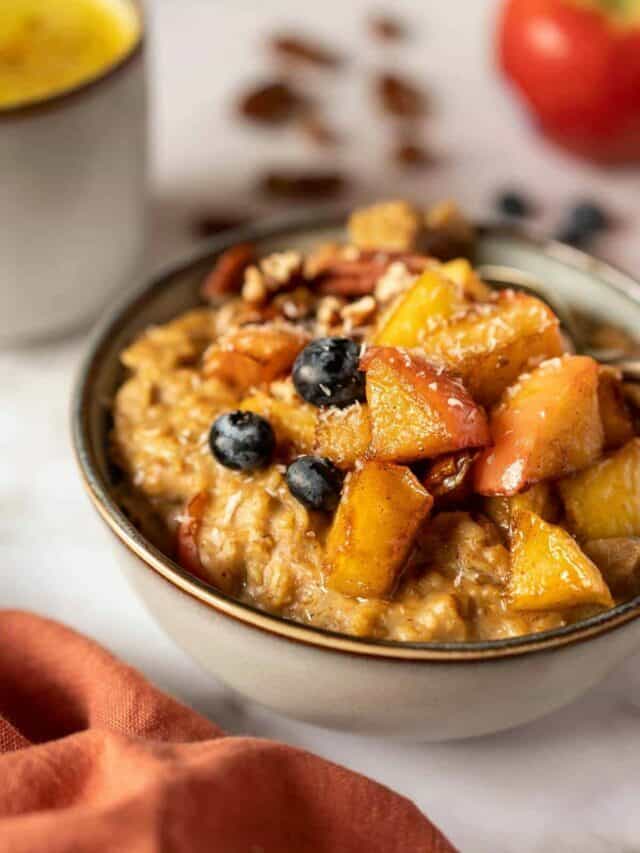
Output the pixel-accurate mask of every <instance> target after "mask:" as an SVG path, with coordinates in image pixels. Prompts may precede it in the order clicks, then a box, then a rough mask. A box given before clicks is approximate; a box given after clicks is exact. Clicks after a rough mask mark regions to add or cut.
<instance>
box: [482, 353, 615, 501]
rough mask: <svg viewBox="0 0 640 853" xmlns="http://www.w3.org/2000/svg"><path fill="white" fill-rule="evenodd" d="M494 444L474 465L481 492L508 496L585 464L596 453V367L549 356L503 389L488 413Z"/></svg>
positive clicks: (572, 358) (598, 445)
mask: <svg viewBox="0 0 640 853" xmlns="http://www.w3.org/2000/svg"><path fill="white" fill-rule="evenodd" d="M490 425H491V435H492V437H493V442H494V447H491V448H489V449H487V450H485V451H484V452H483V453H482V455H481V456H480V458H479V459H478V461H477V463H476V466H475V488H476V491H477V492H479V493H480V494H482V495H514V494H516V493H517V492H521V491H522V490H523V489H525V488H526V487H527V486H530V485H532V484H533V483H537V482H538V481H540V480H546V479H549V478H557V477H562V476H563V475H565V474H569V473H571V472H573V471H579V470H581V469H582V468H586V467H587V466H588V465H590V464H591V463H592V462H594V461H595V460H596V459H597V458H598V456H599V455H600V453H601V451H602V445H603V438H604V436H603V430H602V422H601V420H600V412H599V408H598V365H597V364H596V362H595V361H594V360H593V359H592V358H588V357H586V356H577V355H574V356H563V357H562V358H556V359H551V360H550V361H546V362H544V363H543V364H541V365H540V367H538V368H536V369H535V370H533V371H532V372H531V373H527V374H525V375H523V376H522V377H521V378H520V380H519V381H518V382H517V383H516V384H515V385H513V386H512V387H511V388H509V389H508V390H507V391H506V392H505V395H504V397H503V399H502V400H501V402H500V403H499V404H498V406H496V408H495V409H494V410H493V411H492V412H491V417H490Z"/></svg>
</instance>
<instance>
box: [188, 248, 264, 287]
mask: <svg viewBox="0 0 640 853" xmlns="http://www.w3.org/2000/svg"><path fill="white" fill-rule="evenodd" d="M255 257H256V247H255V246H254V245H253V244H252V243H238V244H237V245H236V246H232V247H231V248H230V249H227V250H226V251H225V252H223V253H222V254H221V255H220V257H219V258H218V260H217V261H216V264H215V266H214V268H213V269H212V270H211V272H210V273H209V275H208V276H207V277H206V278H205V280H204V282H203V284H202V288H201V291H200V292H201V295H202V296H203V298H204V299H214V298H215V297H217V296H225V295H226V294H229V293H236V292H237V291H239V290H240V288H241V287H242V281H243V276H244V271H245V270H246V268H247V267H248V266H249V265H250V264H251V263H253V261H254V260H255Z"/></svg>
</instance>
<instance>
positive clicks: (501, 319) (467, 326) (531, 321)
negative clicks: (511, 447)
mask: <svg viewBox="0 0 640 853" xmlns="http://www.w3.org/2000/svg"><path fill="white" fill-rule="evenodd" d="M420 347H421V349H422V350H423V351H424V352H425V353H426V354H427V355H428V356H433V357H435V358H437V359H438V360H441V361H442V362H443V363H444V364H446V365H447V366H448V367H450V368H451V369H452V370H453V371H454V372H456V373H458V374H459V375H460V376H462V378H463V380H464V382H465V385H466V386H467V388H468V389H469V391H470V392H471V395H472V396H473V398H474V399H476V400H478V402H480V403H482V404H483V405H491V404H492V403H494V402H495V401H496V400H498V399H499V397H500V395H501V394H502V392H503V391H504V390H505V388H507V387H508V386H509V385H511V384H512V383H513V382H515V380H516V379H517V378H518V376H519V375H520V374H521V373H522V372H523V371H524V370H526V369H528V368H529V367H531V366H535V365H536V364H538V363H539V362H541V361H542V360H543V359H546V358H552V357H554V356H557V355H560V354H561V353H562V352H563V350H564V347H563V343H562V338H561V337H560V327H559V322H558V318H557V317H556V316H555V314H554V313H553V312H552V311H551V309H550V308H549V307H548V306H547V305H545V304H544V302H541V301H540V300H539V299H536V298H535V297H533V296H528V295H527V294H525V293H514V292H512V291H504V292H502V293H500V294H499V296H498V297H497V298H496V299H495V300H494V301H493V302H487V303H478V304H476V305H474V306H473V307H471V308H469V309H468V310H467V311H466V312H464V313H463V314H459V315H455V316H454V317H453V318H452V319H451V320H450V321H449V322H448V323H444V324H442V325H441V326H438V327H437V328H436V329H434V330H433V331H432V332H430V333H429V334H427V335H426V336H424V338H423V340H421V342H420Z"/></svg>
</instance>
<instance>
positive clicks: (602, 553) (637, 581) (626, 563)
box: [582, 536, 640, 598]
mask: <svg viewBox="0 0 640 853" xmlns="http://www.w3.org/2000/svg"><path fill="white" fill-rule="evenodd" d="M582 550H583V551H584V552H585V554H586V555H587V557H589V559H590V560H593V562H594V563H595V564H596V566H597V567H598V568H599V569H600V571H601V572H602V576H603V577H604V579H605V581H606V582H607V586H608V587H609V589H610V590H611V592H613V593H614V594H615V595H618V596H620V597H621V598H632V597H633V596H635V595H638V594H639V593H640V538H638V537H633V536H622V537H617V538H615V539H591V540H590V541H589V542H585V543H584V545H583V546H582Z"/></svg>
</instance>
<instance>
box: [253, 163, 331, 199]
mask: <svg viewBox="0 0 640 853" xmlns="http://www.w3.org/2000/svg"><path fill="white" fill-rule="evenodd" d="M346 187H347V180H346V178H345V177H344V176H343V175H341V174H340V173H339V172H316V171H297V170H290V169H286V170H278V171H271V172H267V173H266V174H265V175H263V176H262V177H261V178H260V181H259V189H260V190H261V192H263V193H265V195H269V196H272V197H273V198H278V199H283V200H288V201H310V200H311V201H313V200H314V199H325V198H333V197H335V196H338V195H340V194H341V193H342V192H344V190H345V189H346Z"/></svg>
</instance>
